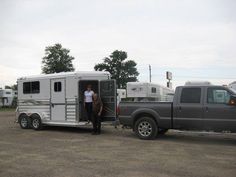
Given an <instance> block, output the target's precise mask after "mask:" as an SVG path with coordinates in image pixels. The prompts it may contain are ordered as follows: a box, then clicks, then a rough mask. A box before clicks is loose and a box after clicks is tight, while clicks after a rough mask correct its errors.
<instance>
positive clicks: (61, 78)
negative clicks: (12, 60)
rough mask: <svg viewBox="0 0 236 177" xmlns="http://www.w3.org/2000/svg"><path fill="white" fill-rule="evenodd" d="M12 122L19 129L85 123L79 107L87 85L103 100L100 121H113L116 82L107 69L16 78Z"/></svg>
mask: <svg viewBox="0 0 236 177" xmlns="http://www.w3.org/2000/svg"><path fill="white" fill-rule="evenodd" d="M17 85H18V107H17V111H16V113H17V114H16V121H17V122H18V123H19V124H20V126H21V128H31V127H32V128H33V129H36V130H37V129H41V128H42V126H43V125H49V126H50V125H52V126H69V127H80V126H86V125H87V123H86V122H87V117H86V112H85V109H84V106H83V101H84V91H85V90H86V88H87V85H92V90H93V91H94V92H95V93H98V95H99V96H100V98H101V99H102V102H103V105H104V106H103V112H102V116H101V117H102V121H103V122H105V121H115V120H116V82H115V80H111V79H110V74H109V73H108V72H101V71H91V72H65V73H55V74H46V75H43V74H42V75H38V76H29V77H21V78H18V79H17Z"/></svg>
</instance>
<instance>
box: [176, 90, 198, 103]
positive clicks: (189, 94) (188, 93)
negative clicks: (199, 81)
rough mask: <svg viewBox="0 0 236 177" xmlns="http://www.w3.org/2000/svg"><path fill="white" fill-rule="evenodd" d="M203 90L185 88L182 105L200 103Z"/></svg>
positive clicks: (182, 94) (181, 100)
mask: <svg viewBox="0 0 236 177" xmlns="http://www.w3.org/2000/svg"><path fill="white" fill-rule="evenodd" d="M200 101H201V88H183V89H182V93H181V99H180V102H181V103H200Z"/></svg>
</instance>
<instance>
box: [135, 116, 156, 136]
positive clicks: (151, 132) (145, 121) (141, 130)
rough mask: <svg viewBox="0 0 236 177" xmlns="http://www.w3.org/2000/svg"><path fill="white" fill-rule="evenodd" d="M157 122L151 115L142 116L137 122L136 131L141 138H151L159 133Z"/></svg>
mask: <svg viewBox="0 0 236 177" xmlns="http://www.w3.org/2000/svg"><path fill="white" fill-rule="evenodd" d="M157 130H158V127H157V124H156V122H155V121H154V120H153V119H152V118H150V117H141V118H139V119H138V120H137V121H136V122H135V126H134V131H135V133H136V135H138V137H139V138H140V139H144V140H150V139H154V138H155V137H156V135H157Z"/></svg>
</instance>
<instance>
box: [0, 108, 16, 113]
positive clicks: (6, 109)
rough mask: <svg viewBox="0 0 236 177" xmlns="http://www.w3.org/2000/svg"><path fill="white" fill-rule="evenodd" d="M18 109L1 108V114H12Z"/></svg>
mask: <svg viewBox="0 0 236 177" xmlns="http://www.w3.org/2000/svg"><path fill="white" fill-rule="evenodd" d="M15 110H16V108H0V112H8V111H9V112H12V111H15Z"/></svg>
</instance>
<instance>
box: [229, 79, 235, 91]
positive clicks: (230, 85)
mask: <svg viewBox="0 0 236 177" xmlns="http://www.w3.org/2000/svg"><path fill="white" fill-rule="evenodd" d="M229 88H232V89H234V90H236V81H234V82H232V83H230V84H229Z"/></svg>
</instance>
